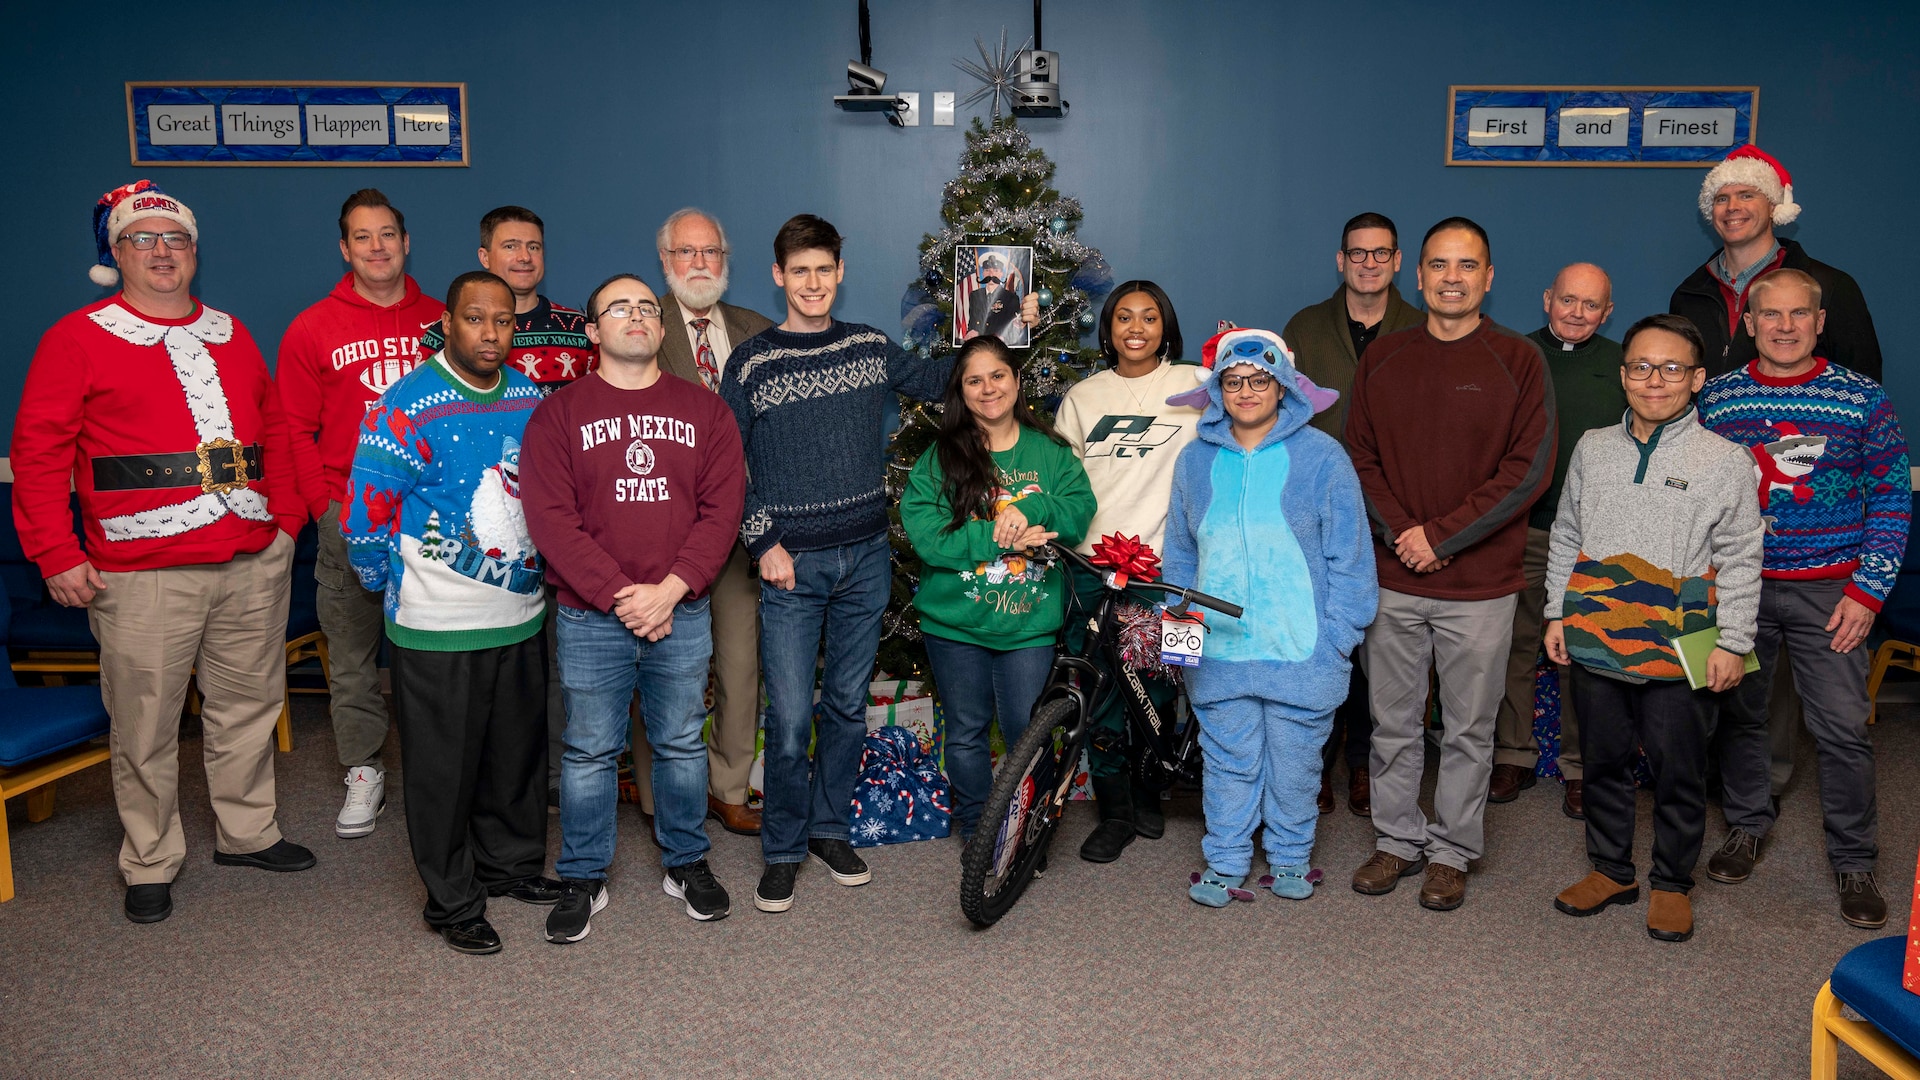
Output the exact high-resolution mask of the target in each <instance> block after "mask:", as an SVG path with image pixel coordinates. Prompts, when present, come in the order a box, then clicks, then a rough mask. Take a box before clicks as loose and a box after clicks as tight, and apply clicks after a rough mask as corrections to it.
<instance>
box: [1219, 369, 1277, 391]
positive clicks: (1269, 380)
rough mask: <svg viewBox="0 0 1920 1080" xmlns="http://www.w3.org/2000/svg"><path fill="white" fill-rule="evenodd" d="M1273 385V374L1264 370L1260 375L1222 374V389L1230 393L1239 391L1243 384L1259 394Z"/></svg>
mask: <svg viewBox="0 0 1920 1080" xmlns="http://www.w3.org/2000/svg"><path fill="white" fill-rule="evenodd" d="M1272 385H1273V376H1271V375H1269V374H1267V373H1266V372H1264V371H1263V372H1261V373H1260V374H1258V375H1222V376H1220V389H1222V390H1225V391H1226V392H1227V393H1229V394H1237V393H1239V392H1240V388H1241V387H1243V386H1244V387H1246V388H1247V389H1249V390H1251V391H1253V392H1254V393H1256V394H1257V393H1259V392H1261V391H1262V390H1265V389H1266V388H1267V387H1269V386H1272Z"/></svg>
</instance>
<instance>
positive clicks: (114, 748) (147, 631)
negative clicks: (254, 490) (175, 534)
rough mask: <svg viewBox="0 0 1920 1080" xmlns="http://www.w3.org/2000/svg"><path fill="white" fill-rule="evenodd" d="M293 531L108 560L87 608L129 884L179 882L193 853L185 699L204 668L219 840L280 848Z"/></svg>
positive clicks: (242, 848) (236, 851)
mask: <svg viewBox="0 0 1920 1080" xmlns="http://www.w3.org/2000/svg"><path fill="white" fill-rule="evenodd" d="M292 565H293V541H292V540H291V539H290V538H288V537H287V536H286V534H284V533H277V534H275V536H274V540H273V543H272V544H271V545H269V546H268V547H267V549H266V550H265V551H262V552H259V553H258V554H254V555H239V556H236V557H235V558H234V559H233V561H231V562H226V563H207V564H201V565H195V566H174V567H168V568H166V569H164V570H135V571H130V572H126V573H111V574H109V573H103V574H101V577H102V578H104V579H105V581H106V588H105V589H104V590H103V591H101V592H100V593H99V594H98V595H96V596H95V597H94V598H93V603H92V605H91V606H90V608H89V611H88V616H87V621H88V623H89V625H91V626H92V628H93V636H94V637H95V638H96V639H97V640H98V641H99V642H100V697H101V699H102V700H103V701H104V702H105V703H106V707H107V712H108V714H109V715H110V716H111V717H112V722H113V723H112V736H111V740H110V746H111V753H112V759H111V761H112V770H113V798H114V802H115V804H117V805H118V806H119V808H120V825H121V827H122V828H123V829H125V830H126V839H125V841H124V842H123V843H122V844H121V845H120V873H121V875H122V876H123V877H125V878H126V881H127V884H129V885H146V884H153V883H158V882H168V881H172V880H173V878H174V875H176V874H178V873H179V872H180V863H181V861H182V860H184V859H185V858H186V854H187V841H186V834H185V832H184V830H183V829H182V828H181V825H180V799H179V794H180V792H179V789H180V706H181V704H182V703H183V702H184V701H185V699H186V694H187V679H188V678H189V676H190V675H191V674H192V672H193V669H194V668H195V667H196V666H197V667H198V668H199V683H200V693H201V695H202V697H203V698H204V699H205V702H206V704H205V707H204V708H203V709H202V711H201V721H202V724H203V727H204V734H203V736H202V739H201V753H202V758H203V760H204V761H205V763H206V769H207V793H208V795H209V796H210V797H211V800H212V802H213V814H214V820H215V822H216V824H217V831H216V846H217V847H218V848H219V850H221V851H223V852H226V853H228V854H231V855H244V854H249V853H252V852H255V851H260V850H263V849H265V848H269V847H272V846H273V845H274V844H276V843H278V842H279V841H280V829H279V827H278V826H277V825H275V824H274V792H273V726H274V723H275V722H276V721H278V720H279V718H280V708H281V705H282V704H283V702H284V701H285V698H286V688H287V652H286V640H287V601H288V590H289V588H290V586H291V578H290V573H289V571H290V569H291V567H292Z"/></svg>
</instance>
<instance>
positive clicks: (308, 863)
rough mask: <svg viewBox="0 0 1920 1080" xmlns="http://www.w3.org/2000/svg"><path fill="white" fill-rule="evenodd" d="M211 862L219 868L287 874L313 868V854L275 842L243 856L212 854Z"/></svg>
mask: <svg viewBox="0 0 1920 1080" xmlns="http://www.w3.org/2000/svg"><path fill="white" fill-rule="evenodd" d="M213 861H214V862H216V863H219V864H220V865H221V866H254V867H258V868H260V869H262V870H277V871H280V872H281V873H289V872H291V871H294V870H310V869H312V868H313V862H314V859H313V852H311V851H308V850H307V849H306V848H303V847H301V846H300V845H299V844H296V843H293V842H292V841H288V840H277V841H275V842H274V845H273V846H272V847H270V848H265V849H263V850H260V851H249V852H247V853H246V854H244V855H234V854H230V853H228V852H225V851H216V852H214V853H213Z"/></svg>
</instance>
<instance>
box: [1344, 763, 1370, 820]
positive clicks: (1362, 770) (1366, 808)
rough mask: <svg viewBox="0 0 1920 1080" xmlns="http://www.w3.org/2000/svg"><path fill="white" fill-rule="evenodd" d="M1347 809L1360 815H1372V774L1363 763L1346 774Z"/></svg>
mask: <svg viewBox="0 0 1920 1080" xmlns="http://www.w3.org/2000/svg"><path fill="white" fill-rule="evenodd" d="M1347 809H1349V810H1351V811H1353V812H1354V813H1356V814H1358V815H1360V816H1361V817H1371V816H1373V776H1372V774H1371V773H1369V772H1368V771H1367V767H1366V766H1365V765H1362V766H1360V767H1359V768H1357V769H1354V770H1353V771H1352V772H1350V773H1348V774H1347Z"/></svg>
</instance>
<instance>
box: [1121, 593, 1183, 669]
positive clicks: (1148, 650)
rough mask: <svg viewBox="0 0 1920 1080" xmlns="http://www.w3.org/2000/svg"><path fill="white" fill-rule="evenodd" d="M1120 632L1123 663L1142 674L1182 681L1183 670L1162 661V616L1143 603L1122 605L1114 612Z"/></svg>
mask: <svg viewBox="0 0 1920 1080" xmlns="http://www.w3.org/2000/svg"><path fill="white" fill-rule="evenodd" d="M1115 617H1116V618H1117V619H1118V620H1119V624H1120V632H1119V635H1118V637H1117V638H1116V639H1115V640H1116V642H1117V644H1118V645H1119V646H1120V662H1121V663H1123V664H1125V665H1127V667H1128V668H1129V669H1130V670H1132V671H1134V672H1137V673H1139V674H1141V675H1151V676H1154V677H1156V678H1161V679H1166V680H1168V681H1169V682H1176V683H1177V682H1179V681H1180V669H1179V668H1175V667H1168V666H1167V665H1166V664H1163V663H1161V662H1160V613H1159V612H1157V611H1155V610H1153V609H1152V608H1149V607H1143V606H1142V605H1140V604H1121V605H1120V609H1119V611H1117V612H1116V613H1115Z"/></svg>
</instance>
